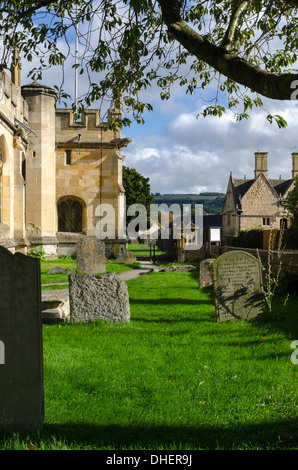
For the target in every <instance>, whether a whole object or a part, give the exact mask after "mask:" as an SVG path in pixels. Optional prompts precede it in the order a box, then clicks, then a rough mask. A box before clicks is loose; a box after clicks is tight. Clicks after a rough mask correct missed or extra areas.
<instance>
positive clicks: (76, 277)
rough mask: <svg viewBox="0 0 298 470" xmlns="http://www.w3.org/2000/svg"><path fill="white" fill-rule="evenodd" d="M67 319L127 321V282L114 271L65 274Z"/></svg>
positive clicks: (73, 321) (75, 320) (128, 314)
mask: <svg viewBox="0 0 298 470" xmlns="http://www.w3.org/2000/svg"><path fill="white" fill-rule="evenodd" d="M69 306H70V322H71V323H77V322H88V321H92V320H98V319H100V320H105V321H106V322H111V323H118V322H129V321H130V305H129V296H128V290H127V285H126V282H125V281H121V280H120V279H119V278H118V276H116V274H115V273H108V274H89V275H88V274H71V275H70V276H69Z"/></svg>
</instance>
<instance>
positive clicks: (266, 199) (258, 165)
mask: <svg viewBox="0 0 298 470" xmlns="http://www.w3.org/2000/svg"><path fill="white" fill-rule="evenodd" d="M267 156H268V153H266V152H255V170H254V178H252V179H246V177H244V178H243V179H236V178H234V177H233V175H232V173H231V174H230V178H229V182H228V187H227V192H226V197H225V201H224V205H223V210H222V243H223V245H229V244H230V243H231V240H232V238H233V236H236V235H237V234H238V233H239V232H240V230H251V229H263V230H270V229H271V228H272V229H277V230H279V229H280V227H281V224H283V226H284V227H285V228H288V227H289V225H290V216H289V213H288V211H287V210H286V209H285V207H284V206H283V200H284V198H285V197H286V196H287V195H288V193H289V191H291V190H292V189H293V186H294V181H295V178H296V177H297V176H298V153H293V154H292V175H291V176H292V177H291V178H289V179H281V178H279V179H270V178H268V169H267Z"/></svg>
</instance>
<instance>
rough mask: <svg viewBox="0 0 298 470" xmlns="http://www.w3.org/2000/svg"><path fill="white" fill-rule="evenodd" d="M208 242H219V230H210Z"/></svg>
mask: <svg viewBox="0 0 298 470" xmlns="http://www.w3.org/2000/svg"><path fill="white" fill-rule="evenodd" d="M210 241H211V242H220V228H210Z"/></svg>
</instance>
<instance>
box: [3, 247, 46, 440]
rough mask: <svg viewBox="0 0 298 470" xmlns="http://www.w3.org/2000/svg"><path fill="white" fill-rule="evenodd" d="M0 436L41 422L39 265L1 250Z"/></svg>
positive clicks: (42, 402) (26, 258) (42, 408)
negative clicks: (0, 354)
mask: <svg viewBox="0 0 298 470" xmlns="http://www.w3.org/2000/svg"><path fill="white" fill-rule="evenodd" d="M0 341H1V344H2V349H3V351H2V353H3V354H2V360H1V361H0V431H1V432H25V431H26V432H28V431H35V430H39V429H40V428H41V425H42V422H43V419H44V392H43V357H42V356H43V355H42V319H41V287H40V260H39V259H37V258H31V257H27V256H25V255H23V254H21V253H16V254H14V255H13V254H12V253H11V252H10V251H8V250H6V249H5V248H4V247H2V246H0Z"/></svg>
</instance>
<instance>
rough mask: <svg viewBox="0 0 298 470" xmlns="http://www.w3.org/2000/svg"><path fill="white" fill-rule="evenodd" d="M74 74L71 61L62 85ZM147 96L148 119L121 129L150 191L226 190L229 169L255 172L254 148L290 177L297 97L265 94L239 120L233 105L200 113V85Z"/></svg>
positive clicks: (48, 81) (297, 133) (275, 174)
mask: <svg viewBox="0 0 298 470" xmlns="http://www.w3.org/2000/svg"><path fill="white" fill-rule="evenodd" d="M72 60H73V59H72ZM30 68H32V63H31V64H27V63H26V62H25V61H24V60H23V62H22V84H23V85H24V84H26V83H28V82H30V81H31V80H30V79H28V78H27V77H26V75H27V73H28V71H29V69H30ZM59 76H61V71H60V70H57V69H56V68H55V67H51V69H50V70H49V71H47V73H46V74H45V75H44V77H43V79H42V80H41V82H42V83H44V84H45V85H49V86H53V85H55V84H58V85H59V84H60V83H59ZM74 80H75V79H74V70H73V69H72V68H71V64H70V63H69V64H68V65H67V66H66V67H65V70H64V90H65V91H66V92H67V93H69V94H71V95H74ZM85 84H86V79H85V77H84V75H83V76H80V75H79V76H78V95H80V94H81V93H83V92H84V86H85ZM214 93H215V91H214ZM210 96H212V90H211V91H210ZM144 99H145V101H149V102H150V103H151V104H152V105H153V111H151V112H147V113H145V115H144V119H145V124H136V123H134V124H132V125H131V127H129V128H124V129H123V131H122V136H123V137H129V138H131V139H132V142H131V143H130V144H129V146H128V147H127V148H124V149H123V150H122V154H123V155H125V161H124V165H126V166H128V167H130V168H135V169H136V170H137V171H138V172H139V173H141V174H142V175H143V176H145V177H147V178H149V180H150V187H151V192H152V193H154V194H155V193H160V194H200V193H202V192H222V193H225V192H226V188H227V184H228V180H229V176H230V172H232V174H233V176H234V177H235V178H243V177H244V175H246V177H247V178H253V175H254V164H255V163H254V152H256V151H262V152H268V176H269V178H279V177H281V178H283V179H290V178H291V169H292V156H291V154H292V152H298V107H297V101H286V102H285V101H281V102H279V101H272V100H263V101H264V104H265V108H266V111H267V112H265V111H264V110H261V109H258V110H256V109H255V110H253V111H251V112H250V118H249V119H248V120H243V121H241V122H236V120H235V118H234V115H233V113H232V112H231V111H228V112H226V113H225V114H224V115H223V116H222V117H221V118H218V117H213V116H208V117H206V118H203V117H200V118H199V119H197V118H196V116H197V115H198V113H199V112H200V111H202V109H203V107H204V106H205V104H206V103H205V102H204V100H203V97H202V96H201V95H200V91H198V92H197V93H196V94H194V95H189V94H186V93H185V88H181V87H180V86H178V85H177V86H176V87H175V88H174V89H173V90H172V94H171V98H170V99H169V100H168V101H162V100H161V99H160V97H159V92H158V90H157V88H156V87H155V86H154V85H153V86H152V88H151V89H148V90H147V91H146V95H145V96H144ZM61 106H62V105H61ZM93 107H94V106H93ZM267 113H271V114H279V115H281V116H282V117H283V118H285V119H286V121H287V123H288V126H287V128H286V129H279V128H278V127H277V124H275V123H273V124H270V123H269V122H268V121H267V119H266V116H267Z"/></svg>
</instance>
